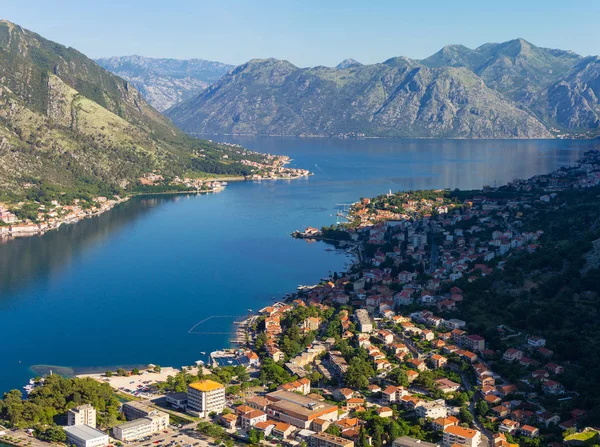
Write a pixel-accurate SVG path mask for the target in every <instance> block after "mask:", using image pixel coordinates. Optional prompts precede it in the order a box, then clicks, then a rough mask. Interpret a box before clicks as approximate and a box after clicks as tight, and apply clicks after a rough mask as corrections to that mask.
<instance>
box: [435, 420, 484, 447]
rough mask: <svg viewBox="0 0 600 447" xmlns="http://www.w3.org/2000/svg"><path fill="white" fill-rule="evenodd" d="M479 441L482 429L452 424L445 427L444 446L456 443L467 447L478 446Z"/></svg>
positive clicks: (447, 446) (448, 446)
mask: <svg viewBox="0 0 600 447" xmlns="http://www.w3.org/2000/svg"><path fill="white" fill-rule="evenodd" d="M479 441H481V432H480V431H478V430H472V429H470V428H463V427H460V426H458V425H451V426H450V427H446V428H445V429H444V436H443V439H442V444H443V446H444V447H450V446H452V445H454V444H457V445H460V446H465V447H477V446H478V445H479Z"/></svg>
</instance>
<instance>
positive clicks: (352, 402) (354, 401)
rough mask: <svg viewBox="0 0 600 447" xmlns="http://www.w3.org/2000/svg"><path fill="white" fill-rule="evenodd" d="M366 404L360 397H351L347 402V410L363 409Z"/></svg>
mask: <svg viewBox="0 0 600 447" xmlns="http://www.w3.org/2000/svg"><path fill="white" fill-rule="evenodd" d="M364 404H365V400H364V399H361V398H360V397H351V398H350V399H348V400H347V401H346V408H348V410H352V409H354V408H358V407H362V406H363V405H364Z"/></svg>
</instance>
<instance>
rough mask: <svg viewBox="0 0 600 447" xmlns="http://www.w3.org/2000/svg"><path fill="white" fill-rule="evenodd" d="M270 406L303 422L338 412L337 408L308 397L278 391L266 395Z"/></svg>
mask: <svg viewBox="0 0 600 447" xmlns="http://www.w3.org/2000/svg"><path fill="white" fill-rule="evenodd" d="M266 398H267V400H268V401H269V402H271V403H270V404H269V406H270V407H271V408H273V409H276V410H278V411H280V412H282V413H284V414H287V415H289V416H294V417H296V418H298V419H302V420H307V421H308V420H312V419H315V418H317V417H319V416H321V415H323V414H327V413H330V412H331V411H337V406H334V405H330V404H328V403H325V402H319V401H318V400H315V399H311V398H310V397H308V396H302V395H300V394H296V393H292V392H290V391H285V390H278V391H274V392H272V393H269V394H267V395H266Z"/></svg>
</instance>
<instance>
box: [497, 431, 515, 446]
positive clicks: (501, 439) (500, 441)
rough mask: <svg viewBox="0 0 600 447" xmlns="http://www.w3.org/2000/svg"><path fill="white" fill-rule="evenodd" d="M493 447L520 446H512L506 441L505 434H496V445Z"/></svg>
mask: <svg viewBox="0 0 600 447" xmlns="http://www.w3.org/2000/svg"><path fill="white" fill-rule="evenodd" d="M492 447H519V444H511V443H509V442H508V441H507V440H506V435H505V434H504V433H496V434H495V435H494V444H493V446H492Z"/></svg>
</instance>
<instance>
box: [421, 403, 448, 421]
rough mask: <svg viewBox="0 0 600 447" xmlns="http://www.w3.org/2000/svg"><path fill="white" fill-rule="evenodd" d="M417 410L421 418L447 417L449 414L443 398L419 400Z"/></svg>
mask: <svg viewBox="0 0 600 447" xmlns="http://www.w3.org/2000/svg"><path fill="white" fill-rule="evenodd" d="M415 412H416V413H417V415H419V417H420V418H429V419H437V418H445V417H446V416H448V408H446V405H445V404H444V400H443V399H439V400H432V401H425V402H419V403H418V404H417V406H416V407H415Z"/></svg>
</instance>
